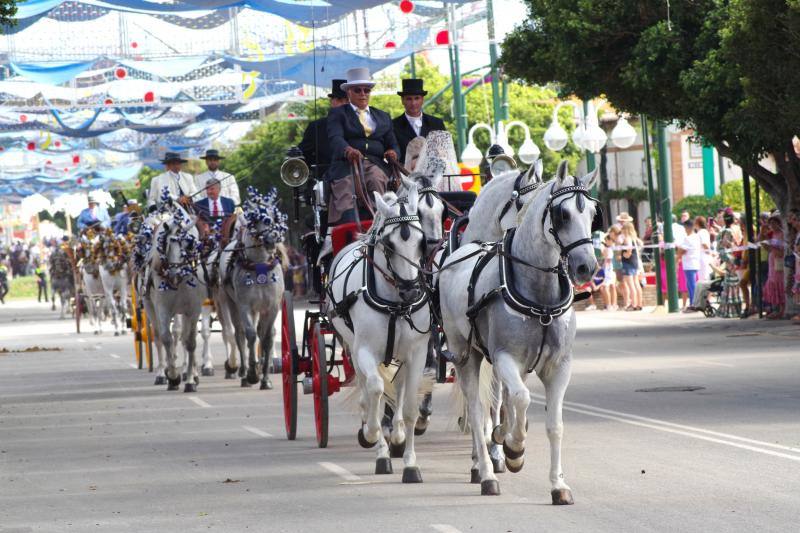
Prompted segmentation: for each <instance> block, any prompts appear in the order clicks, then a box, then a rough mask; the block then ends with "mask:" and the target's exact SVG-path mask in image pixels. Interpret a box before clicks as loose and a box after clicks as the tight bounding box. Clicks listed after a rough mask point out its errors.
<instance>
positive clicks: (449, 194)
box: [439, 191, 478, 212]
mask: <svg viewBox="0 0 800 533" xmlns="http://www.w3.org/2000/svg"><path fill="white" fill-rule="evenodd" d="M439 196H441V197H442V199H443V200H445V201H446V202H448V203H450V204H452V205H453V207H455V208H456V209H458V210H459V211H461V212H464V211H467V210H468V209H470V208H471V207H472V206H473V205H474V204H475V200H476V199H477V198H478V195H477V194H475V193H474V192H472V191H442V192H440V193H439Z"/></svg>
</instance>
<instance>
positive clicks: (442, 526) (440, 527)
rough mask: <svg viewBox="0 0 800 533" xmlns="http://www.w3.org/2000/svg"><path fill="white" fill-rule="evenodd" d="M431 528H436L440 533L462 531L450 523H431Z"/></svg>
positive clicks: (459, 532)
mask: <svg viewBox="0 0 800 533" xmlns="http://www.w3.org/2000/svg"><path fill="white" fill-rule="evenodd" d="M431 528H433V529H435V530H436V531H438V532H439V533H461V530H460V529H457V528H455V527H453V526H451V525H450V524H431Z"/></svg>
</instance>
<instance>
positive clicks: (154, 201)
mask: <svg viewBox="0 0 800 533" xmlns="http://www.w3.org/2000/svg"><path fill="white" fill-rule="evenodd" d="M161 162H162V163H164V166H165V167H166V172H164V173H163V174H159V175H158V176H156V177H155V178H153V180H152V181H151V182H150V192H149V194H148V195H147V207H148V208H152V207H154V206H157V205H158V204H160V203H161V191H163V190H164V187H167V189H168V190H169V195H170V197H171V198H172V199H173V200H176V201H179V202H181V203H182V204H184V205H187V206H188V205H191V203H192V198H191V197H192V196H194V195H195V193H197V187H196V186H195V183H194V178H192V176H191V174H187V173H186V172H181V166H182V165H183V163H186V160H185V159H183V158H182V157H181V156H180V155H179V154H176V153H174V152H167V153H166V154H164V159H163V160H162V161H161Z"/></svg>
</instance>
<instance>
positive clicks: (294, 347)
mask: <svg viewBox="0 0 800 533" xmlns="http://www.w3.org/2000/svg"><path fill="white" fill-rule="evenodd" d="M281 178H282V179H283V181H284V182H285V183H286V184H287V185H289V186H290V187H292V188H293V191H294V195H295V211H296V213H295V220H297V218H298V217H297V206H298V205H299V204H300V203H301V202H304V203H305V204H306V205H308V206H309V207H310V208H311V210H312V216H311V217H310V220H313V231H309V233H307V234H306V235H305V236H304V238H303V247H304V251H305V253H306V257H308V258H311V260H310V264H309V267H310V268H309V271H310V272H312V274H311V276H312V280H311V281H312V283H313V285H314V288H315V292H316V294H317V295H318V297H317V298H316V299H311V300H310V301H309V304H310V305H311V306H313V307H312V308H310V309H306V310H305V313H304V316H303V320H302V323H301V324H296V322H295V313H294V301H293V297H292V293H291V292H290V291H286V292H285V293H284V298H283V302H282V307H281V309H282V314H281V315H282V316H281V364H280V368H281V374H282V382H283V407H284V419H285V426H286V436H287V438H288V439H289V440H294V439H295V438H296V436H297V411H298V408H297V398H298V385H299V386H300V387H301V389H302V391H303V393H304V394H310V395H312V397H313V403H314V424H315V431H316V440H317V445H318V446H319V447H320V448H324V447H326V446H327V442H328V420H329V413H328V397H329V396H330V395H332V394H334V393H336V392H339V391H340V390H341V389H342V388H343V387H346V386H348V385H350V384H351V383H352V382H353V380H354V378H355V369H354V366H353V363H352V361H351V357H350V354H349V353H348V351H347V349H346V347H345V346H344V344H343V342H342V340H341V339H340V338H338V335H337V334H336V331H335V330H334V327H333V325H332V324H331V322H330V320H329V318H328V316H327V314H326V313H325V311H324V305H325V300H326V298H327V296H326V293H325V290H324V287H325V285H326V282H327V276H328V273H327V272H326V264H325V262H322V264H320V265H317V264H316V257H317V255H318V253H319V247H320V246H322V244H323V241H324V239H325V235H326V229H325V227H324V225H325V224H324V219H325V211H326V210H327V205H326V202H325V193H324V188H325V184H324V183H323V182H322V181H316V182H312V183H311V184H308V183H307V181H308V179H309V169H308V166H307V165H306V164H305V162H304V160H303V159H302V155H301V153H299V151H298V150H297V149H290V150H289V152H288V156H287V159H286V161H284V163H283V166H282V168H281ZM398 179H399V176H398ZM309 185H312V186H309ZM436 195H437V197H440V198H441V199H442V201H443V202H444V203H445V204H446V206H447V209H446V212H447V215H446V216H445V217H443V222H444V225H445V230H449V229H450V226H451V225H452V223H453V221H454V219H455V218H456V217H457V216H460V215H461V214H462V212H461V211H462V210H465V209H467V208H468V207H469V206H470V205H471V204H472V203H473V202H474V200H475V193H473V192H451V193H439V192H436ZM361 198H362V200H365V197H364V194H363V191H361ZM372 222H373V220H372V219H371V218H364V219H361V220H357V221H356V222H350V223H345V224H341V225H338V226H336V227H334V228H332V229H331V231H330V240H331V242H330V244H331V247H332V253H331V255H330V257H331V258H333V257H336V255H337V254H338V253H339V252H340V251H341V250H342V249H344V248H345V247H346V246H348V245H349V244H350V243H353V242H354V241H356V240H357V239H358V237H359V235H360V234H362V233H364V232H366V231H367V230H369V229H370V227H371V226H372ZM309 225H311V224H309ZM298 328H299V331H298ZM437 377H438V380H439V381H440V382H441V381H443V380H444V379H445V363H444V360H443V359H442V358H439V372H438V376H437ZM423 431H424V430H423ZM359 439H360V440H361V437H359ZM362 445H364V443H363V442H362Z"/></svg>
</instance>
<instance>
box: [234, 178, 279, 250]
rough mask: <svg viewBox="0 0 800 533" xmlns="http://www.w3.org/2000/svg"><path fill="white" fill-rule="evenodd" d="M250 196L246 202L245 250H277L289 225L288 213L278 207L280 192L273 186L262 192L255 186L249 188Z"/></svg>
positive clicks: (243, 239)
mask: <svg viewBox="0 0 800 533" xmlns="http://www.w3.org/2000/svg"><path fill="white" fill-rule="evenodd" d="M247 193H248V198H247V201H246V202H245V203H244V208H243V215H242V218H243V221H244V227H243V232H242V241H243V244H244V246H245V250H259V249H260V250H263V251H264V252H266V253H267V254H273V253H274V252H275V248H276V245H277V244H278V243H280V242H283V240H284V237H285V236H286V231H287V230H288V226H287V225H286V219H287V217H286V215H285V214H284V213H282V212H281V211H280V209H279V208H278V192H277V191H276V190H275V189H274V188H273V189H270V190H269V191H268V192H267V193H266V194H261V193H260V192H258V191H257V190H256V189H255V188H254V187H248V188H247Z"/></svg>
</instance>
